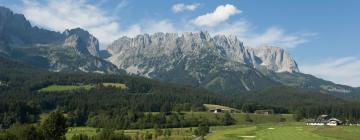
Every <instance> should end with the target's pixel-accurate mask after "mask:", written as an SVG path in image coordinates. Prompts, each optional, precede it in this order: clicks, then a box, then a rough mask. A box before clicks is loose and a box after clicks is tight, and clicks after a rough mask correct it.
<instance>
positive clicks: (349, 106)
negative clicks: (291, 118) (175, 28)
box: [295, 103, 360, 124]
mask: <svg viewBox="0 0 360 140" xmlns="http://www.w3.org/2000/svg"><path fill="white" fill-rule="evenodd" d="M322 114H326V115H329V116H332V117H336V118H338V119H341V120H343V121H344V122H345V123H352V124H354V123H360V104H359V103H344V104H330V105H321V106H301V107H299V108H298V109H297V110H296V112H295V119H296V120H301V119H307V118H317V117H318V116H319V115H322Z"/></svg>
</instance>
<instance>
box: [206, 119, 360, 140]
mask: <svg viewBox="0 0 360 140" xmlns="http://www.w3.org/2000/svg"><path fill="white" fill-rule="evenodd" d="M359 138H360V127H358V126H336V127H330V126H305V125H304V123H277V124H258V125H238V126H229V127H213V128H212V133H211V134H209V136H208V137H207V140H239V139H240V140H241V139H243V140H250V139H258V140H358V139H359Z"/></svg>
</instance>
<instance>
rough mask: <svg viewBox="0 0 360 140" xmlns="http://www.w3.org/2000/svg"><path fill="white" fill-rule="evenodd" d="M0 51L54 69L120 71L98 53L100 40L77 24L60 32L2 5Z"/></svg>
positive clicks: (0, 9)
mask: <svg viewBox="0 0 360 140" xmlns="http://www.w3.org/2000/svg"><path fill="white" fill-rule="evenodd" d="M0 55H3V56H5V57H8V58H12V59H17V60H21V61H24V62H26V63H29V64H32V65H36V66H38V67H42V68H46V69H49V70H51V71H84V72H98V73H118V72H119V71H121V70H118V69H117V68H116V66H114V65H113V64H111V63H109V62H107V61H105V60H103V59H101V58H100V57H99V56H100V51H99V42H98V40H97V39H96V38H95V37H94V36H93V35H91V34H90V33H89V32H87V31H85V30H83V29H80V28H76V29H71V30H65V31H64V32H63V33H59V32H54V31H50V30H46V29H41V28H38V27H36V26H35V27H33V26H32V25H31V24H30V22H29V21H28V20H26V18H25V17H24V15H22V14H15V13H13V12H12V11H11V10H10V9H8V8H5V7H1V6H0Z"/></svg>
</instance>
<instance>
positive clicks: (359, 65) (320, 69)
mask: <svg viewBox="0 0 360 140" xmlns="http://www.w3.org/2000/svg"><path fill="white" fill-rule="evenodd" d="M300 68H301V71H302V72H304V73H308V74H312V75H315V76H318V77H321V78H324V79H326V80H330V81H333V82H335V83H339V84H345V85H350V86H354V87H360V58H358V57H343V58H338V59H329V60H327V61H324V62H321V63H317V64H305V65H302V66H300Z"/></svg>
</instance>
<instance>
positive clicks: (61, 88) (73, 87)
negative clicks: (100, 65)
mask: <svg viewBox="0 0 360 140" xmlns="http://www.w3.org/2000/svg"><path fill="white" fill-rule="evenodd" d="M103 85H104V86H112V87H115V88H121V89H126V88H127V86H126V85H125V84H123V83H103ZM94 87H96V85H95V84H85V85H82V84H79V85H50V86H47V87H44V88H42V89H40V90H39V92H54V91H71V90H80V89H85V90H89V89H91V88H94Z"/></svg>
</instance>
